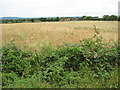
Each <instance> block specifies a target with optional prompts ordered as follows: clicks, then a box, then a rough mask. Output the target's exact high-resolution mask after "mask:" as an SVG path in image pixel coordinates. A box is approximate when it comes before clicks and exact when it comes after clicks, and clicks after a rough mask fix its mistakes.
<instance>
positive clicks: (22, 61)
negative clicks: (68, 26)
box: [2, 29, 120, 88]
mask: <svg viewBox="0 0 120 90" xmlns="http://www.w3.org/2000/svg"><path fill="white" fill-rule="evenodd" d="M95 31H96V34H95V35H94V36H93V38H89V39H84V40H81V41H80V44H65V45H63V46H59V47H57V49H55V48H54V47H44V48H43V51H42V52H33V51H26V50H21V49H19V48H18V47H17V46H16V45H15V44H14V43H13V42H11V43H10V44H7V45H5V46H3V48H2V68H3V69H2V73H3V86H4V87H5V86H9V85H11V84H12V85H13V87H14V86H15V85H16V83H17V82H18V81H19V80H20V78H21V79H26V80H28V81H27V82H29V80H31V79H30V78H31V77H32V76H33V75H35V80H37V79H36V78H39V77H40V81H35V83H38V82H40V83H42V82H45V83H47V85H48V86H49V87H64V88H65V87H74V88H75V87H79V88H82V87H83V88H85V87H89V88H90V87H94V85H97V87H101V88H103V87H115V88H116V87H118V84H117V80H115V79H116V78H117V77H116V75H117V72H116V71H117V69H118V61H119V59H120V57H119V51H120V47H119V45H117V43H113V45H111V43H103V42H102V39H103V38H102V36H101V35H100V33H99V32H98V30H97V29H95ZM115 70H116V71H115ZM114 72H116V73H114ZM17 80H18V81H17ZM32 80H33V78H32ZM109 80H111V81H109ZM91 82H92V83H91ZM96 83H98V84H96ZM86 85H87V86H86ZM36 87H37V86H35V87H34V88H36ZM40 87H42V86H40ZM46 87H47V86H46Z"/></svg>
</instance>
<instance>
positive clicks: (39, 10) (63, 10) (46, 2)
mask: <svg viewBox="0 0 120 90" xmlns="http://www.w3.org/2000/svg"><path fill="white" fill-rule="evenodd" d="M118 1H119V0H89V1H88V0H1V1H0V7H1V8H0V12H2V13H0V16H20V17H22V16H23V17H49V16H82V15H92V16H100V15H103V14H117V11H118Z"/></svg>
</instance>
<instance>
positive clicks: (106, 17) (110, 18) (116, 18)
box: [1, 15, 120, 23]
mask: <svg viewBox="0 0 120 90" xmlns="http://www.w3.org/2000/svg"><path fill="white" fill-rule="evenodd" d="M80 20H93V21H120V16H116V15H103V17H102V18H99V17H92V16H82V17H53V18H25V19H2V20H1V21H2V23H23V22H58V21H80Z"/></svg>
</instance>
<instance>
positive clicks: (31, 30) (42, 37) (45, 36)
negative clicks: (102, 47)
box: [2, 21, 118, 48]
mask: <svg viewBox="0 0 120 90" xmlns="http://www.w3.org/2000/svg"><path fill="white" fill-rule="evenodd" d="M117 23H118V22H117V21H71V22H70V21H69V22H40V23H16V24H2V42H3V43H5V42H10V40H12V39H14V40H15V43H16V44H18V45H23V44H24V45H25V44H27V45H28V46H30V47H34V48H37V47H41V46H44V45H60V44H63V43H64V42H69V43H79V41H80V40H81V39H85V38H90V37H92V36H93V35H94V27H93V25H96V27H97V28H98V29H99V31H100V32H101V35H102V36H103V38H104V41H105V42H106V41H117V40H118V24H117Z"/></svg>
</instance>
